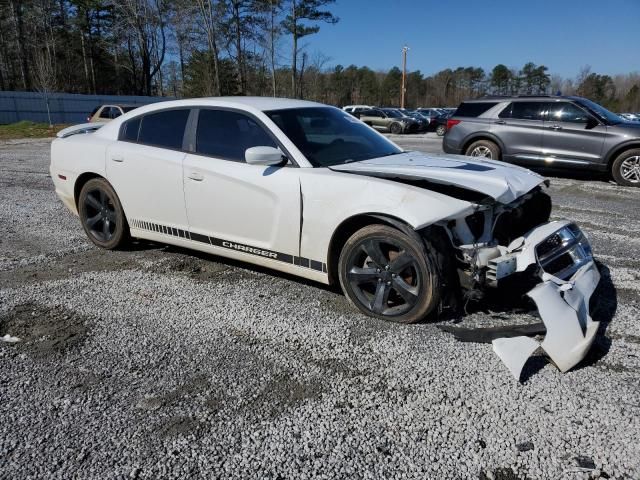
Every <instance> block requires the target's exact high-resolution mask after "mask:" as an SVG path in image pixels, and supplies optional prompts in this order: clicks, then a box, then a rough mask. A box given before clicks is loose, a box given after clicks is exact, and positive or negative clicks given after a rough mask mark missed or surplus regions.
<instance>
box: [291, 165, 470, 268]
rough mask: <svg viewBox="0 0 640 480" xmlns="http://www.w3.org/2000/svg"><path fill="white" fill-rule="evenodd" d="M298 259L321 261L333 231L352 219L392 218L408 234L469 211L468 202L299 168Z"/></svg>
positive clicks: (377, 180) (379, 181)
mask: <svg viewBox="0 0 640 480" xmlns="http://www.w3.org/2000/svg"><path fill="white" fill-rule="evenodd" d="M300 184H301V190H302V204H303V213H302V216H303V218H302V225H303V227H302V232H301V238H300V255H301V256H304V257H308V258H327V252H328V251H329V245H330V243H331V238H332V237H333V234H334V232H335V231H336V230H337V229H338V227H339V226H340V225H341V224H342V223H343V222H344V221H345V220H348V219H349V218H351V217H354V216H357V215H384V216H388V217H391V218H396V219H398V220H400V221H402V222H404V223H406V224H407V225H409V226H410V227H411V228H413V229H414V230H418V229H421V228H424V227H426V226H428V225H431V224H433V223H436V222H438V221H441V220H445V219H448V218H456V217H460V216H466V215H468V214H470V213H472V212H473V207H472V205H471V203H469V202H466V201H463V200H458V199H455V198H452V197H449V196H447V195H443V194H440V193H437V192H432V191H429V190H425V189H421V188H418V187H413V186H410V185H406V184H402V183H398V182H394V181H391V180H385V179H382V178H375V177H369V176H363V175H354V174H349V173H342V172H335V171H331V170H329V169H324V168H323V169H301V175H300Z"/></svg>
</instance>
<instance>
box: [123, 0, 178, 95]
mask: <svg viewBox="0 0 640 480" xmlns="http://www.w3.org/2000/svg"><path fill="white" fill-rule="evenodd" d="M114 6H115V7H116V9H118V10H119V13H120V18H121V19H122V20H123V21H124V22H126V24H127V25H128V26H129V28H130V29H131V30H130V31H131V33H132V40H133V43H132V44H131V46H135V47H136V49H137V52H135V53H136V54H137V55H139V56H140V60H141V63H142V69H141V70H142V72H141V73H142V89H143V92H144V93H145V94H146V95H151V93H152V81H153V77H155V75H156V74H157V73H158V71H159V70H160V68H161V67H162V63H163V62H164V57H165V53H166V46H167V44H166V42H167V39H166V33H165V25H166V22H165V18H164V17H165V15H166V8H165V6H164V4H163V1H162V0H119V1H115V2H114Z"/></svg>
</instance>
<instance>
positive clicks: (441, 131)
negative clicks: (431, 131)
mask: <svg viewBox="0 0 640 480" xmlns="http://www.w3.org/2000/svg"><path fill="white" fill-rule="evenodd" d="M445 133H447V127H445V126H444V125H438V126H437V127H436V134H437V135H438V136H439V137H442V136H444V134H445Z"/></svg>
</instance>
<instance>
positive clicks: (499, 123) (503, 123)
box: [493, 120, 507, 125]
mask: <svg viewBox="0 0 640 480" xmlns="http://www.w3.org/2000/svg"><path fill="white" fill-rule="evenodd" d="M493 123H497V124H498V125H506V124H507V122H505V121H504V120H496V121H495V122H493Z"/></svg>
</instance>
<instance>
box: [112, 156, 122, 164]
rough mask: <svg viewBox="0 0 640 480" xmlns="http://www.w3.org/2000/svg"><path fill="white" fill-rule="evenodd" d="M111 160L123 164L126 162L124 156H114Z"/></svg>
mask: <svg viewBox="0 0 640 480" xmlns="http://www.w3.org/2000/svg"><path fill="white" fill-rule="evenodd" d="M111 160H112V161H114V162H118V163H122V162H124V157H123V156H122V155H113V156H112V157H111Z"/></svg>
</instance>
